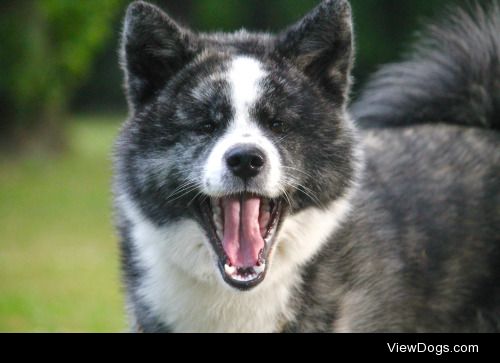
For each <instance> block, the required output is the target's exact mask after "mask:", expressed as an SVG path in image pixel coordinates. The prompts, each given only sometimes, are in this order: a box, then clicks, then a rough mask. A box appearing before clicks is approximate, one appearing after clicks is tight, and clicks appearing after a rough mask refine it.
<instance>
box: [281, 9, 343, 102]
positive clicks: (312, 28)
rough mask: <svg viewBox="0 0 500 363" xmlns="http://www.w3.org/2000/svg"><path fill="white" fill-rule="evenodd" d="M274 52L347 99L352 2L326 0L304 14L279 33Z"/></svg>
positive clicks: (335, 95)
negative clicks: (296, 21) (304, 15)
mask: <svg viewBox="0 0 500 363" xmlns="http://www.w3.org/2000/svg"><path fill="white" fill-rule="evenodd" d="M275 52H276V53H277V55H278V56H280V57H283V58H285V59H288V60H289V61H291V62H292V64H294V65H295V66H296V67H298V68H299V69H300V70H301V71H302V72H304V73H305V74H306V75H307V76H308V77H310V78H311V79H312V80H313V81H315V82H318V83H319V85H320V86H321V87H322V88H323V89H324V90H326V91H328V92H329V94H331V95H332V96H333V97H335V98H337V97H340V99H339V101H341V102H344V101H345V100H346V98H347V94H348V91H349V85H350V71H351V67H352V63H353V36H352V17H351V7H350V5H349V2H348V1H347V0H324V1H323V2H322V3H321V4H319V5H318V6H317V7H316V8H315V9H314V10H313V11H312V12H311V13H309V14H308V15H307V16H306V17H305V18H303V19H302V20H300V21H299V22H298V23H296V24H295V25H293V26H291V27H290V28H288V29H287V30H285V31H284V32H282V33H281V34H279V35H278V38H277V42H276V46H275Z"/></svg>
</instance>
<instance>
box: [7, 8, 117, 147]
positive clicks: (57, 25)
mask: <svg viewBox="0 0 500 363" xmlns="http://www.w3.org/2000/svg"><path fill="white" fill-rule="evenodd" d="M121 2H122V1H121V0H104V1H103V0H85V1H73V0H23V1H16V0H2V1H1V2H0V35H1V39H2V42H1V44H0V69H1V70H2V74H1V76H0V113H1V120H0V148H2V149H4V150H5V149H11V150H19V148H21V147H23V148H27V147H28V146H30V145H37V146H42V147H47V146H49V147H50V148H56V149H57V148H60V147H61V146H62V145H63V144H64V119H65V118H64V113H65V108H66V104H67V100H68V97H69V95H70V94H71V92H72V91H73V90H74V89H75V86H76V85H77V83H78V81H80V80H81V79H82V77H83V76H84V75H85V74H86V73H87V72H88V71H89V66H90V63H91V60H92V58H93V56H94V55H95V52H96V50H97V49H98V48H99V47H100V46H101V45H102V44H103V42H104V41H105V40H106V38H107V36H108V35H109V33H110V29H111V28H110V23H111V21H112V17H113V16H114V14H115V13H116V11H117V10H118V9H119V8H120V6H119V5H120V3H121Z"/></svg>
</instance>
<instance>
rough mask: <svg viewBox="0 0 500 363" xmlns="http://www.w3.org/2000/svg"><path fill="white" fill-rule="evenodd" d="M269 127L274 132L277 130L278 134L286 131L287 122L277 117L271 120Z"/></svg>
mask: <svg viewBox="0 0 500 363" xmlns="http://www.w3.org/2000/svg"><path fill="white" fill-rule="evenodd" d="M269 129H270V130H271V131H272V132H275V133H277V134H280V133H283V132H285V131H286V130H285V123H284V122H283V121H281V120H277V119H274V120H271V122H269Z"/></svg>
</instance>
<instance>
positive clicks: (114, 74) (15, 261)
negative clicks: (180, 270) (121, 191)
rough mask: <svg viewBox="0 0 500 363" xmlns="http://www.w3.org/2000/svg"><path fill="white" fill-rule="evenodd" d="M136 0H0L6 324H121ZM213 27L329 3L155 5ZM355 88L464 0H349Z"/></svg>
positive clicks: (1, 284)
mask: <svg viewBox="0 0 500 363" xmlns="http://www.w3.org/2000/svg"><path fill="white" fill-rule="evenodd" d="M128 2H129V1H126V0H22V1H19V0H1V1H0V36H1V39H2V41H1V42H0V69H1V74H0V117H1V119H0V331H93V332H101V331H124V330H126V318H125V314H124V308H123V296H122V289H121V285H120V277H119V263H118V261H119V253H118V249H117V239H116V236H115V234H114V230H113V226H112V210H111V193H110V179H111V162H110V159H111V146H112V142H113V138H114V136H115V135H116V132H117V130H118V128H119V126H120V122H121V121H122V120H123V119H124V118H125V115H126V103H125V100H124V97H123V92H122V78H121V73H120V70H119V67H118V66H117V47H118V46H117V45H118V39H119V32H120V26H121V19H122V16H123V14H124V11H125V8H126V5H127V3H128ZM152 2H154V3H157V4H159V5H160V6H162V7H163V8H165V9H167V10H168V11H169V13H170V14H171V15H172V16H173V17H175V18H176V19H178V20H179V21H180V22H181V23H184V24H189V25H190V26H192V27H193V28H195V29H197V30H202V31H210V30H225V31H231V30H237V29H240V28H242V27H245V28H247V29H250V30H255V29H259V30H269V31H277V30H279V29H281V28H283V27H284V26H286V25H287V24H290V23H291V22H293V21H296V20H298V19H299V18H300V17H301V16H302V15H303V14H305V13H306V12H307V11H308V10H309V9H311V8H312V7H313V6H314V5H316V4H317V3H318V0H252V1H251V0H182V1H178V0H164V1H160V0H157V1H152ZM351 2H352V5H353V10H354V20H355V30H356V42H357V48H358V51H357V58H356V68H355V79H356V85H355V90H354V96H355V95H356V90H357V89H358V87H359V86H360V85H362V84H363V82H364V81H365V80H366V78H367V76H368V75H369V74H370V73H371V72H373V71H374V70H376V69H377V67H378V66H379V65H380V64H382V63H385V62H389V61H393V60H396V59H397V58H398V55H399V54H401V52H402V51H404V50H405V49H407V48H408V46H407V44H408V42H410V41H411V40H412V39H413V35H414V33H415V31H416V30H417V29H418V24H419V23H420V22H421V21H422V20H425V19H426V18H432V17H436V16H439V14H440V12H441V11H442V10H443V8H444V7H445V6H447V5H448V4H450V3H463V1H460V0H449V1H444V0H426V1H422V0H352V1H351Z"/></svg>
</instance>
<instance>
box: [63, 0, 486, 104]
mask: <svg viewBox="0 0 500 363" xmlns="http://www.w3.org/2000/svg"><path fill="white" fill-rule="evenodd" d="M126 1H127V2H130V1H131V0H126ZM147 1H150V2H153V3H156V4H157V5H159V6H161V7H162V8H164V9H165V10H166V11H167V12H168V13H169V14H170V15H171V16H172V17H173V18H174V19H176V20H178V21H180V22H181V23H182V24H186V25H189V26H190V27H192V28H193V29H195V30H199V31H215V30H220V31H234V30H238V29H241V28H246V29H248V30H258V31H272V32H276V31H279V30H281V29H283V28H285V27H286V26H288V25H290V24H292V23H293V22H295V21H297V20H299V19H300V18H301V17H302V16H303V15H304V14H306V13H307V12H308V11H309V10H311V9H312V8H313V7H314V6H315V5H317V4H318V3H319V2H320V0H182V1H180V0H147ZM478 1H484V0H478ZM465 2H467V0H425V1H424V0H351V4H352V7H353V16H354V23H355V34H356V66H355V69H354V78H355V80H356V82H355V90H356V89H358V88H359V87H360V86H361V85H362V84H363V83H364V81H365V80H366V78H367V77H368V76H369V75H370V74H371V73H372V72H373V71H375V70H376V69H377V67H379V66H380V65H381V64H383V63H386V62H391V61H394V60H397V59H398V57H399V56H400V54H401V53H402V52H404V51H405V50H407V49H408V47H409V44H410V43H411V42H412V38H413V34H414V33H415V32H416V31H417V30H418V29H419V28H420V24H421V23H422V20H425V19H427V18H431V19H435V18H436V16H438V15H439V14H440V12H441V11H442V10H443V8H445V7H446V6H447V5H454V4H457V5H461V4H464V3H465ZM124 8H125V4H124V6H123V12H124ZM120 26H121V22H120V21H117V22H115V27H116V32H115V34H116V35H117V36H116V37H115V38H114V39H113V40H112V41H111V42H110V43H109V44H108V45H107V46H106V47H105V49H103V52H102V53H101V54H100V55H99V57H98V62H97V63H96V68H95V70H94V71H93V75H92V76H91V77H90V78H89V80H88V82H86V84H85V85H84V86H83V87H82V88H80V90H79V92H78V94H77V96H76V97H75V99H74V101H73V104H72V107H73V110H76V111H78V112H96V111H97V112H102V111H109V110H114V111H120V112H124V110H125V107H126V105H125V102H124V96H123V92H122V88H121V86H120V83H121V79H122V75H121V73H120V71H119V68H118V62H117V51H116V50H117V48H118V33H119V31H118V29H119V28H120ZM103 79H106V82H102V80H103ZM100 81H101V82H100Z"/></svg>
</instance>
